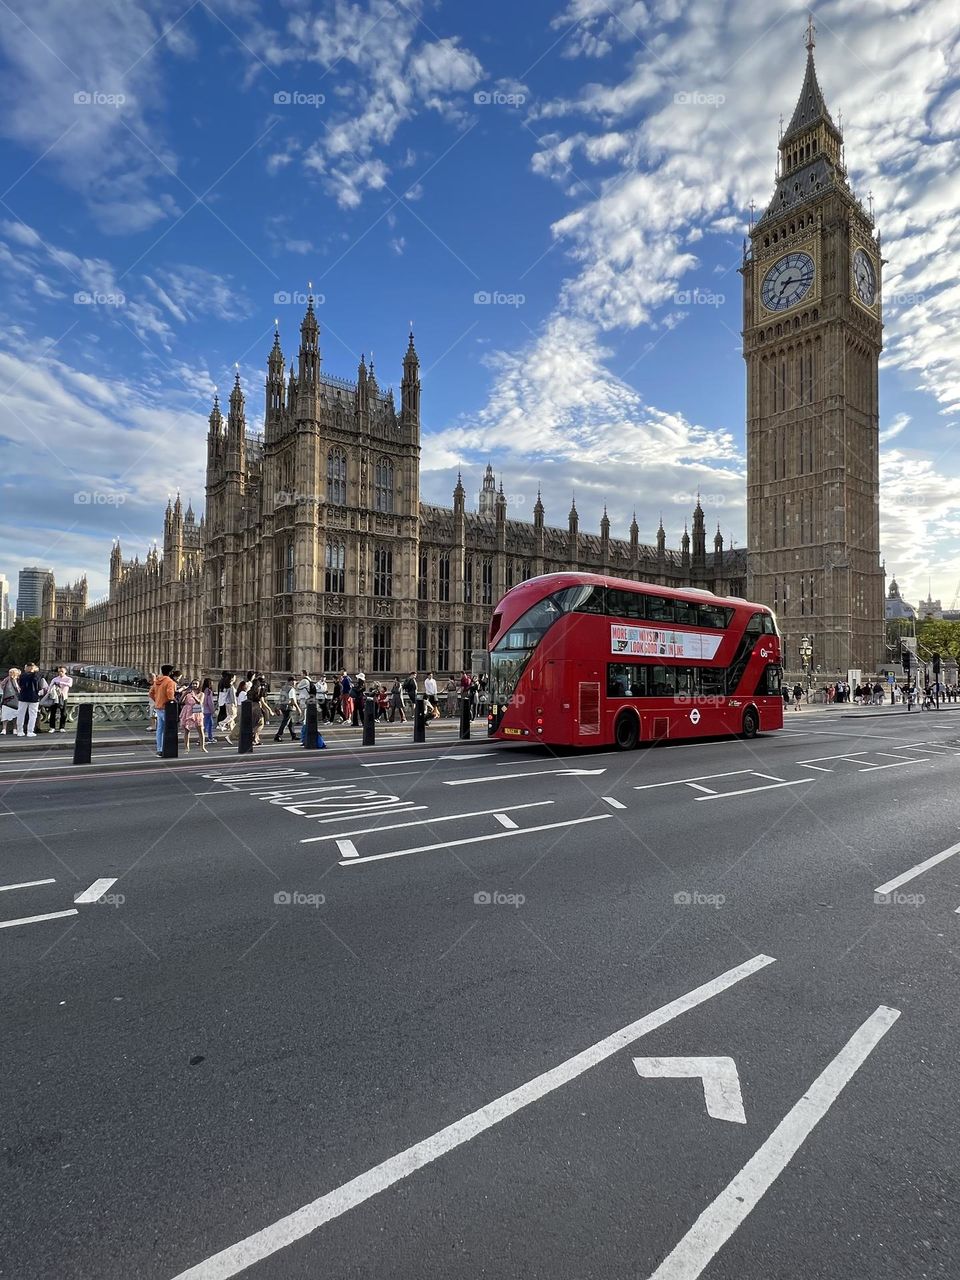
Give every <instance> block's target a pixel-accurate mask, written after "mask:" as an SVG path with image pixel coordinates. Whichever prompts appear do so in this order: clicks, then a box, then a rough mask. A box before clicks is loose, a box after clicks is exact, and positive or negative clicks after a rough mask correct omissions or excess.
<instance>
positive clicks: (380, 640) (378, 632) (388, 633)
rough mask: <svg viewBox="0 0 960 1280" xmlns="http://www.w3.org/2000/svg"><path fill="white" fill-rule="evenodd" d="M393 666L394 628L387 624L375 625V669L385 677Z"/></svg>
mask: <svg viewBox="0 0 960 1280" xmlns="http://www.w3.org/2000/svg"><path fill="white" fill-rule="evenodd" d="M392 666H393V627H392V626H391V625H390V624H389V623H387V622H377V623H374V627H373V669H374V671H376V672H377V673H378V674H380V675H383V674H385V673H386V672H388V671H389V670H390V669H391V667H392Z"/></svg>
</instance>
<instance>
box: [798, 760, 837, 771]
mask: <svg viewBox="0 0 960 1280" xmlns="http://www.w3.org/2000/svg"><path fill="white" fill-rule="evenodd" d="M797 763H798V764H800V763H801V762H800V761H799V760H798V761H797ZM802 763H803V767H804V768H805V769H816V771H817V773H833V770H832V769H828V768H827V766H826V765H825V764H811V763H810V761H809V760H804V761H803V762H802Z"/></svg>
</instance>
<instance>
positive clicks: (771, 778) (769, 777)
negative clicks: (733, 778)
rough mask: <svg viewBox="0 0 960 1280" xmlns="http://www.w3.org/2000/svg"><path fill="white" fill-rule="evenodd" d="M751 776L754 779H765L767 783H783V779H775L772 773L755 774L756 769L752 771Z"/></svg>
mask: <svg viewBox="0 0 960 1280" xmlns="http://www.w3.org/2000/svg"><path fill="white" fill-rule="evenodd" d="M753 776H754V777H755V778H766V780H767V781H768V782H783V778H775V777H774V776H773V774H772V773H757V771H756V769H754V771H753Z"/></svg>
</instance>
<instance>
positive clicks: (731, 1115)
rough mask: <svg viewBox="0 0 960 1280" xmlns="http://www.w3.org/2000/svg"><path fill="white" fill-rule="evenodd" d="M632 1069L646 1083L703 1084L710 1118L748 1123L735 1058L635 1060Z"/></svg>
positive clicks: (735, 1122)
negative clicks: (697, 1082) (699, 1082)
mask: <svg viewBox="0 0 960 1280" xmlns="http://www.w3.org/2000/svg"><path fill="white" fill-rule="evenodd" d="M633 1065H634V1066H635V1067H636V1069H637V1075H638V1076H642V1077H643V1078H644V1079H645V1080H661V1079H662V1080H691V1079H700V1080H702V1081H703V1100H704V1102H705V1103H706V1104H707V1115H708V1116H713V1118H714V1120H730V1121H732V1122H733V1123H734V1124H746V1123H747V1117H746V1115H745V1114H744V1110H743V1096H742V1094H741V1093H740V1076H739V1074H738V1072H737V1064H736V1063H735V1062H734V1060H733V1059H732V1058H634V1060H633Z"/></svg>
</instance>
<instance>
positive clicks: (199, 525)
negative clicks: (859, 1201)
mask: <svg viewBox="0 0 960 1280" xmlns="http://www.w3.org/2000/svg"><path fill="white" fill-rule="evenodd" d="M807 44H808V56H807V66H806V73H805V77H804V82H803V87H802V90H801V94H800V99H799V102H798V103H797V107H796V110H795V112H794V115H793V118H792V120H791V122H790V124H789V126H788V128H787V129H786V131H785V132H784V133H783V134H782V136H781V139H780V144H779V162H778V178H777V184H776V190H775V192H774V195H773V199H772V200H771V202H770V204H769V205H768V207H767V208H766V210H765V212H764V213H763V215H762V216H761V217H760V218H759V219H758V220H757V221H756V223H755V224H754V225H753V226H752V227H751V231H750V243H749V245H748V246H745V250H744V258H743V263H742V267H741V274H742V277H743V354H744V358H745V360H746V366H747V422H746V439H747V542H748V546H747V548H746V549H733V548H732V547H725V546H724V539H723V536H722V534H721V532H720V530H719V528H718V529H717V531H716V533H715V534H714V535H713V536H712V537H711V539H710V543H711V545H710V546H709V548H708V546H707V538H708V534H707V530H706V528H705V521H704V513H703V510H702V508H701V507H700V504H699V502H698V503H697V507H696V510H695V511H694V512H693V515H692V523H691V527H690V530H689V532H688V531H687V530H685V531H684V534H683V539H682V541H681V544H680V547H679V549H675V548H670V549H668V548H667V546H666V535H665V532H664V529H663V524H662V521H661V524H660V527H659V529H658V530H657V533H656V536H655V540H654V542H653V543H652V544H650V543H641V542H640V540H639V529H638V526H637V521H636V516H634V519H633V522H632V523H631V526H630V530H629V537H628V538H613V537H611V533H610V521H609V519H608V517H607V514H606V511H604V515H603V519H602V520H601V522H600V529H599V533H591V532H586V531H582V530H581V529H580V526H579V517H578V514H577V510H576V506H575V505H574V506H572V507H571V510H570V513H569V516H568V518H567V522H566V525H565V527H564V526H559V527H558V526H556V525H551V524H547V522H546V518H545V517H546V513H545V511H544V507H543V503H542V501H541V499H540V495H539V494H538V496H537V502H536V505H535V507H534V509H533V521H532V523H531V522H527V521H520V520H515V519H508V516H507V506H508V504H507V498H506V496H505V495H504V492H503V487H502V484H501V486H500V487H499V488H498V487H497V485H496V481H495V477H494V474H493V471H492V469H491V468H490V467H489V466H488V467H487V469H486V474H485V476H484V477H483V481H482V488H481V490H480V493H479V502H478V503H477V504H476V506H475V505H474V503H473V502H470V503H469V504H468V501H467V494H466V492H465V490H464V487H463V484H462V479H461V478H458V481H457V486H456V488H455V489H454V491H453V495H452V505H451V506H449V507H441V506H433V505H431V504H428V503H424V502H422V501H421V499H420V429H421V403H420V362H419V359H418V355H417V351H416V348H415V346H414V339H413V335H412V334H411V335H410V338H409V343H408V346H407V350H406V352H405V354H404V357H403V366H402V378H401V382H400V397H399V403H397V402H396V401H395V399H394V395H393V391H392V390H388V391H386V392H385V391H383V390H382V389H381V387H380V385H379V383H378V381H377V377H376V374H375V372H374V368H373V362H372V361H371V362H370V364H369V365H368V364H367V363H366V362H365V361H364V360H363V359H361V361H360V366H359V369H358V370H357V376H356V380H355V381H353V380H351V381H347V380H345V379H342V378H338V377H334V376H331V375H330V374H328V373H325V372H324V371H323V370H322V367H321V352H320V335H319V327H318V324H317V319H316V316H315V314H314V309H313V304H312V301H311V302H310V303H308V305H307V309H306V314H305V316H304V318H303V322H302V324H301V326H300V343H299V350H298V352H297V356H296V360H295V361H291V363H290V367H289V370H288V369H287V366H286V361H285V358H284V355H283V352H282V350H281V346H280V335H279V333H277V334H275V337H274V343H273V349H272V350H271V352H270V354H269V357H268V359H267V372H266V382H265V412H264V419H263V430H262V433H258V434H254V433H253V432H251V430H250V427H249V425H248V423H247V418H246V405H245V397H244V392H243V389H242V387H241V384H240V379H239V375H238V376H237V379H236V382H235V385H234V387H233V389H232V391H231V393H230V397H229V403H228V405H227V412H226V416H224V414H223V411H222V408H221V405H220V404H219V402H218V400H217V398H216V397H215V398H214V402H213V408H212V411H211V413H210V417H209V429H208V432H207V469H206V506H205V512H204V514H203V515H201V516H199V517H198V516H197V515H196V514H195V513H194V512H193V510H192V509H191V508H190V507H188V508H187V509H186V510H184V509H183V507H182V503H181V499H180V498H179V497H177V499H176V501H174V502H172V503H168V506H167V511H166V515H165V519H164V531H163V549H162V552H161V551H160V550H159V548H157V547H154V548H153V549H151V550H150V551H148V553H147V554H146V557H145V558H144V559H142V560H141V559H139V558H134V559H126V558H124V556H123V553H122V551H121V548H120V546H119V545H115V546H114V548H113V551H112V554H111V557H110V588H109V595H108V597H107V598H106V599H105V600H103V601H101V602H100V603H97V604H94V605H92V606H88V603H87V599H86V593H87V588H86V582H85V581H81V582H80V583H78V584H76V585H74V586H70V587H64V588H58V587H57V586H56V585H55V584H52V583H51V584H48V588H47V591H46V594H45V598H44V610H43V630H42V654H41V658H42V661H43V663H44V664H45V665H47V666H50V665H53V664H54V663H57V662H61V661H62V662H67V661H79V662H86V663H91V664H99V663H103V664H106V663H112V664H116V665H119V666H130V667H138V668H141V669H143V670H155V669H157V668H158V667H159V665H160V664H161V663H163V662H175V663H177V664H179V665H180V666H181V667H182V668H183V669H184V671H186V672H190V673H199V672H215V671H219V670H220V669H222V668H228V669H231V670H238V671H239V670H246V669H248V668H257V669H259V670H263V671H270V672H273V673H278V674H279V673H283V672H290V671H300V670H301V669H306V670H308V671H311V672H314V673H316V672H326V673H330V672H334V671H339V670H341V669H343V668H348V669H350V670H353V671H355V670H362V671H364V672H365V673H367V675H368V676H369V675H374V676H387V675H393V674H395V673H397V672H406V671H410V670H414V669H416V670H418V671H425V670H430V669H432V670H434V671H436V672H437V673H438V674H440V673H442V674H444V675H445V674H447V673H448V672H452V671H455V670H457V669H459V668H462V667H469V666H470V665H471V654H472V652H473V651H474V650H478V649H482V648H483V647H484V645H485V640H486V630H487V625H488V622H489V618H490V614H491V611H492V608H493V606H494V604H495V603H496V602H497V600H498V599H499V598H500V596H501V595H503V593H504V592H506V591H507V590H509V589H510V587H512V586H514V585H515V584H516V583H518V582H520V581H521V580H523V579H525V578H528V577H533V576H537V575H539V574H543V573H551V572H554V571H557V570H561V569H579V570H584V571H590V572H597V573H603V574H610V575H613V576H617V577H623V578H631V579H636V580H644V581H649V582H655V583H660V584H662V585H666V586H670V587H699V588H704V589H707V590H710V591H714V592H716V593H717V594H719V595H737V596H743V595H748V596H749V597H750V598H751V599H755V600H758V601H760V602H762V603H765V604H768V605H771V606H772V607H773V608H774V609H775V611H776V613H777V617H778V621H779V624H780V628H781V631H782V633H783V635H784V653H785V663H786V665H787V666H788V667H789V666H791V665H792V666H794V667H795V666H796V665H797V663H796V661H795V658H793V655H795V654H796V651H797V646H798V643H799V641H800V639H801V637H802V636H809V637H810V639H811V641H812V643H813V646H814V656H813V665H814V666H815V667H820V668H821V669H822V670H824V671H827V672H830V673H831V674H832V673H833V672H835V671H840V670H842V671H844V672H846V670H847V669H848V668H850V667H856V668H860V669H862V670H863V671H864V672H874V671H876V670H877V669H878V667H879V666H880V664H881V662H882V659H883V652H884V651H883V643H884V594H885V593H884V579H883V571H882V569H881V566H880V558H879V531H878V497H879V470H878V465H879V464H878V405H877V367H878V360H879V354H880V349H881V311H880V269H881V255H880V245H879V238H878V237H877V236H876V235H875V233H874V226H873V220H872V217H871V216H870V215H869V214H868V213H867V212H866V211H865V210H864V208H863V207H862V205H861V204H860V202H859V201H858V200H857V199H856V197H855V196H854V194H853V192H852V191H851V189H850V186H849V184H848V181H847V174H846V169H845V165H844V157H843V140H842V135H841V133H840V131H839V129H838V128H837V126H836V125H835V124H834V122H833V120H832V118H831V116H830V113H829V111H828V110H827V107H826V104H825V102H824V99H823V95H822V93H821V91H820V87H819V84H818V82H817V76H816V70H815V67H814V58H813V33H812V30H811V32H810V34H809V36H808V42H807Z"/></svg>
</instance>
